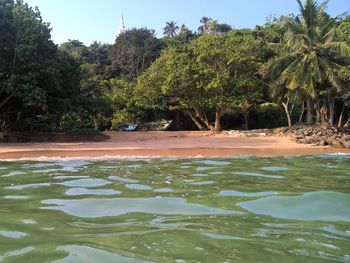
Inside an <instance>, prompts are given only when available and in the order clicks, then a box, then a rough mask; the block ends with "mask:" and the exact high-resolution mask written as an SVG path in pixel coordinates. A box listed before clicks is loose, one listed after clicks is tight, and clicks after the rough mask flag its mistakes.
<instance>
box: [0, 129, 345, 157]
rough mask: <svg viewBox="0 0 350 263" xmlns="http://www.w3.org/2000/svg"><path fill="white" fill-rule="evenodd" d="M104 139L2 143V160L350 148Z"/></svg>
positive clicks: (188, 135)
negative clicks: (93, 140)
mask: <svg viewBox="0 0 350 263" xmlns="http://www.w3.org/2000/svg"><path fill="white" fill-rule="evenodd" d="M106 134H107V135H109V136H110V137H111V139H110V140H107V141H104V142H70V143H3V144H0V159H2V160H4V159H22V158H23V159H35V158H38V157H50V158H55V157H57V158H58V157H82V158H88V157H91V158H94V157H103V156H109V157H112V156H115V157H118V156H119V157H128V156H130V157H135V156H137V157H195V156H203V157H214V156H217V157H222V156H247V155H249V156H302V155H316V154H332V153H339V152H341V153H350V151H349V150H345V149H339V148H332V147H328V146H325V147H320V146H313V145H304V144H297V143H295V142H293V141H291V140H289V138H284V137H274V136H272V137H270V136H267V137H266V136H258V137H241V136H237V135H229V134H211V133H209V132H188V131H182V132H129V133H128V132H108V133H106Z"/></svg>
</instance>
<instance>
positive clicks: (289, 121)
mask: <svg viewBox="0 0 350 263" xmlns="http://www.w3.org/2000/svg"><path fill="white" fill-rule="evenodd" d="M282 105H283V108H284V111H285V112H286V115H287V119H288V127H291V126H292V118H291V117H290V112H289V109H288V103H285V102H282Z"/></svg>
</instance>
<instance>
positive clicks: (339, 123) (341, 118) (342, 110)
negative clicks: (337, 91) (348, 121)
mask: <svg viewBox="0 0 350 263" xmlns="http://www.w3.org/2000/svg"><path fill="white" fill-rule="evenodd" d="M344 113H345V104H343V108H342V109H341V113H340V116H339V120H338V128H341V127H342V126H343V117H344Z"/></svg>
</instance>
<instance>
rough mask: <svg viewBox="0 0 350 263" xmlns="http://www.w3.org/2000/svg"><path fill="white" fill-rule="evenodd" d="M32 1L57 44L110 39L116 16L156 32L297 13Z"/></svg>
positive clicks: (250, 1)
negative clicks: (171, 25) (206, 20)
mask: <svg viewBox="0 0 350 263" xmlns="http://www.w3.org/2000/svg"><path fill="white" fill-rule="evenodd" d="M25 2H27V3H28V4H29V5H30V6H33V7H34V6H37V7H39V10H40V12H41V15H42V17H43V19H44V21H45V22H49V23H50V24H51V28H52V32H51V33H52V39H53V40H54V42H55V43H57V44H61V43H63V42H65V41H67V40H68V39H72V40H73V39H78V40H79V41H81V42H83V43H84V44H85V45H90V44H91V43H92V42H93V41H98V42H102V43H112V42H114V39H115V37H116V35H117V33H118V31H119V27H120V21H121V16H122V15H123V16H124V20H125V25H126V27H127V28H133V27H135V28H141V27H147V28H149V29H154V30H155V31H156V34H157V37H162V34H163V28H164V26H165V23H166V22H169V21H171V20H173V21H175V22H177V23H178V25H179V26H180V25H182V24H185V25H186V26H187V27H188V28H190V29H191V30H197V28H198V26H199V24H200V23H199V20H200V19H201V17H203V16H207V17H210V18H213V19H217V20H218V21H219V22H221V23H228V24H230V25H232V26H234V27H235V28H253V27H255V25H262V24H264V23H265V22H266V18H267V17H269V16H271V15H272V16H273V15H275V14H277V15H287V14H290V13H295V14H298V5H297V2H296V0H172V1H171V0H25ZM327 12H328V13H329V14H331V15H332V16H336V15H339V14H341V13H344V12H348V13H349V14H350V0H331V1H330V3H329V5H328V9H327Z"/></svg>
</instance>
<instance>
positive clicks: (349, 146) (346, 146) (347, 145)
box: [342, 141, 350, 149]
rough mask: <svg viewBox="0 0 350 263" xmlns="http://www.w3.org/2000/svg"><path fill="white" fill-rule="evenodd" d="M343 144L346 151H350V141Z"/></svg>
mask: <svg viewBox="0 0 350 263" xmlns="http://www.w3.org/2000/svg"><path fill="white" fill-rule="evenodd" d="M342 144H343V147H344V148H345V149H350V141H342Z"/></svg>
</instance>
